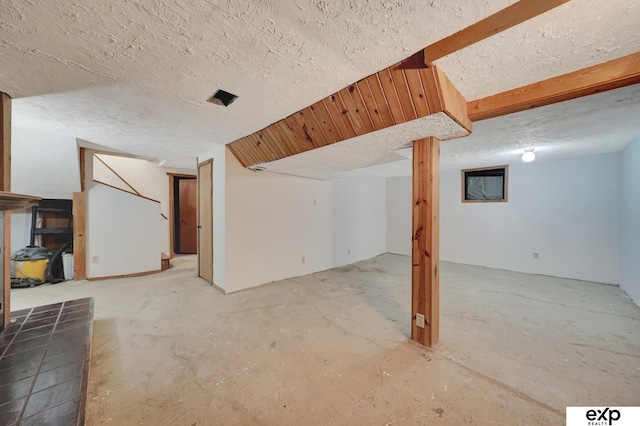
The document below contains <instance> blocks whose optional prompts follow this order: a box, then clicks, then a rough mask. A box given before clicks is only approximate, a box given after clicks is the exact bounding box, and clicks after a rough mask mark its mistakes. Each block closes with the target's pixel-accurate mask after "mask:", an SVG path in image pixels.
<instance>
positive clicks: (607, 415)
mask: <svg viewBox="0 0 640 426" xmlns="http://www.w3.org/2000/svg"><path fill="white" fill-rule="evenodd" d="M633 425H635V426H637V425H640V407H567V426H633Z"/></svg>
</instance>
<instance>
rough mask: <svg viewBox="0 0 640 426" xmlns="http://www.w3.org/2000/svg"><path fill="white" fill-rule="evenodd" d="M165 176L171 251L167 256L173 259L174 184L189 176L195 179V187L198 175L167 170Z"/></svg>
mask: <svg viewBox="0 0 640 426" xmlns="http://www.w3.org/2000/svg"><path fill="white" fill-rule="evenodd" d="M167 176H168V177H169V219H168V221H169V251H170V252H171V253H169V257H170V258H171V259H173V258H174V257H175V255H176V250H175V233H176V226H175V215H176V211H175V204H174V203H175V197H174V195H173V194H174V193H175V192H174V191H175V185H176V183H177V182H178V179H180V178H189V179H195V180H196V187H197V186H198V175H197V174H195V175H187V174H184V173H169V172H167Z"/></svg>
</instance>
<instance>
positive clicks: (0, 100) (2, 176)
mask: <svg viewBox="0 0 640 426" xmlns="http://www.w3.org/2000/svg"><path fill="white" fill-rule="evenodd" d="M0 166H1V167H0V191H4V192H11V98H10V97H9V95H7V94H6V93H1V92H0ZM3 220H4V222H3V223H4V226H3V230H4V231H3V235H2V236H0V238H2V253H0V256H4V258H3V259H4V261H3V263H2V265H3V267H2V271H1V272H0V273H2V277H3V279H2V282H3V288H2V295H3V296H2V302H3V306H2V308H3V309H4V310H3V315H2V319H1V321H2V323H1V324H0V330H3V329H4V328H5V326H6V325H7V324H9V320H10V319H11V300H10V299H11V263H10V262H11V213H9V211H5V212H4V219H3Z"/></svg>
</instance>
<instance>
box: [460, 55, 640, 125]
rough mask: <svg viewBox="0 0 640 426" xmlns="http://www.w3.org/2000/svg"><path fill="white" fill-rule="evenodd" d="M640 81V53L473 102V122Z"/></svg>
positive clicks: (471, 117) (469, 109)
mask: <svg viewBox="0 0 640 426" xmlns="http://www.w3.org/2000/svg"><path fill="white" fill-rule="evenodd" d="M638 83H640V53H634V54H632V55H628V56H624V57H622V58H618V59H614V60H612V61H608V62H605V63H602V64H599V65H595V66H592V67H588V68H584V69H581V70H578V71H574V72H570V73H567V74H563V75H561V76H558V77H553V78H550V79H547V80H543V81H539V82H537V83H533V84H529V85H527V86H523V87H519V88H517V89H513V90H508V91H506V92H502V93H498V94H496V95H493V96H488V97H486V98H482V99H477V100H475V101H472V102H469V104H468V106H467V114H468V115H469V118H470V119H471V120H472V121H480V120H486V119H488V118H493V117H499V116H502V115H506V114H512V113H514V112H519V111H524V110H527V109H531V108H537V107H541V106H545V105H551V104H554V103H557V102H563V101H567V100H570V99H576V98H579V97H582V96H589V95H593V94H595V93H600V92H605V91H607V90H612V89H618V88H620V87H625V86H629V85H632V84H638Z"/></svg>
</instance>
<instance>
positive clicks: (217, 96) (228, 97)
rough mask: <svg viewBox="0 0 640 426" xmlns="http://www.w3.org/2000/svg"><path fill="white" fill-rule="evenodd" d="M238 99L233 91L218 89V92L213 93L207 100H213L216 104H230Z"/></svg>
mask: <svg viewBox="0 0 640 426" xmlns="http://www.w3.org/2000/svg"><path fill="white" fill-rule="evenodd" d="M236 99H238V97H237V96H236V95H234V94H233V93H229V92H225V91H224V90H216V93H214V94H213V95H211V97H210V98H209V99H207V102H211V103H212V104H216V105H223V106H229V105H230V104H231V102H233V101H235V100H236Z"/></svg>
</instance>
